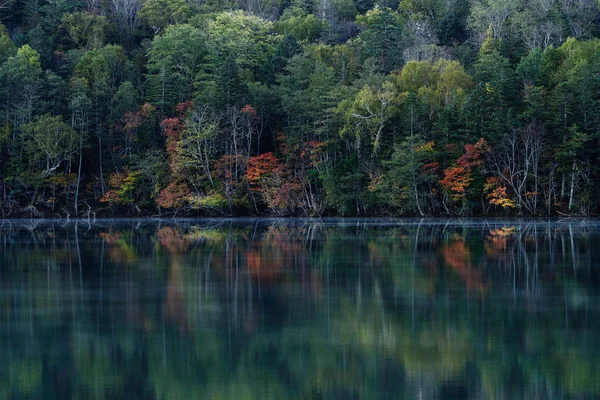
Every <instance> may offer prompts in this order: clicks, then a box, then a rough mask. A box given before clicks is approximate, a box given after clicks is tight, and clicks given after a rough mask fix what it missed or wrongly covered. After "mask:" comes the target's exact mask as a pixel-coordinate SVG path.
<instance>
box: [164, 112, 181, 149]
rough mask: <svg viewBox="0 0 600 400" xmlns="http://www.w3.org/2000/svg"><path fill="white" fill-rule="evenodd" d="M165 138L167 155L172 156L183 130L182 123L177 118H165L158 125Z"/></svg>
mask: <svg viewBox="0 0 600 400" xmlns="http://www.w3.org/2000/svg"><path fill="white" fill-rule="evenodd" d="M160 127H161V128H163V131H164V133H165V136H167V153H169V155H170V156H171V155H173V154H174V153H175V150H176V149H177V142H178V141H179V138H180V136H181V131H182V130H183V122H182V121H181V119H179V118H167V119H164V120H163V121H162V122H161V123H160Z"/></svg>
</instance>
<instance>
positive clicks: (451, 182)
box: [440, 139, 490, 201]
mask: <svg viewBox="0 0 600 400" xmlns="http://www.w3.org/2000/svg"><path fill="white" fill-rule="evenodd" d="M489 151H490V146H489V145H488V144H487V142H486V141H485V139H479V141H478V142H477V143H475V144H468V145H466V146H465V154H463V155H462V156H460V157H459V159H458V160H457V161H456V165H454V166H452V167H450V168H447V169H446V170H445V171H444V178H443V179H442V180H441V181H440V184H441V185H442V187H443V188H444V189H446V190H449V191H450V192H451V193H452V199H453V200H456V201H458V200H462V199H464V196H465V193H466V190H467V189H468V188H469V186H470V185H471V182H473V177H472V176H471V172H472V170H473V168H480V167H482V166H483V162H484V158H485V155H486V153H488V152H489Z"/></svg>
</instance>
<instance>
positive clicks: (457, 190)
mask: <svg viewBox="0 0 600 400" xmlns="http://www.w3.org/2000/svg"><path fill="white" fill-rule="evenodd" d="M472 181H473V178H472V177H471V170H470V168H465V167H452V168H448V169H446V170H445V171H444V179H442V180H441V181H440V184H441V185H442V186H443V187H444V188H445V189H447V190H450V191H451V192H453V194H452V199H453V200H461V199H463V198H464V195H465V192H466V190H467V188H468V187H469V186H470V185H471V182H472Z"/></svg>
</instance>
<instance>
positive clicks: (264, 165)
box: [246, 152, 281, 185]
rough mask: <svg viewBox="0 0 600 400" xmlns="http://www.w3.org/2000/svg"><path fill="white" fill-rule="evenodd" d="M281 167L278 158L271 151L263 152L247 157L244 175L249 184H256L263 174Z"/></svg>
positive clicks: (270, 172)
mask: <svg viewBox="0 0 600 400" xmlns="http://www.w3.org/2000/svg"><path fill="white" fill-rule="evenodd" d="M280 168H281V165H280V162H279V159H278V158H277V157H276V156H275V155H273V153H271V152H269V153H264V154H261V155H260V156H256V157H250V158H249V159H248V168H247V170H246V177H247V178H248V181H249V182H250V184H253V185H254V184H257V183H259V182H260V180H261V178H262V177H263V176H265V175H268V174H272V173H274V172H276V171H277V170H279V169H280Z"/></svg>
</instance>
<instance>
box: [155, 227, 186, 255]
mask: <svg viewBox="0 0 600 400" xmlns="http://www.w3.org/2000/svg"><path fill="white" fill-rule="evenodd" d="M156 237H157V238H158V241H159V242H160V244H161V245H162V246H163V247H165V248H166V249H167V250H168V251H169V253H171V254H181V253H183V252H185V251H186V250H187V248H188V244H189V243H188V241H187V240H186V239H185V237H184V236H183V235H182V234H181V232H180V231H179V230H178V229H175V228H171V227H169V226H165V227H163V228H160V229H159V230H158V231H156Z"/></svg>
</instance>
